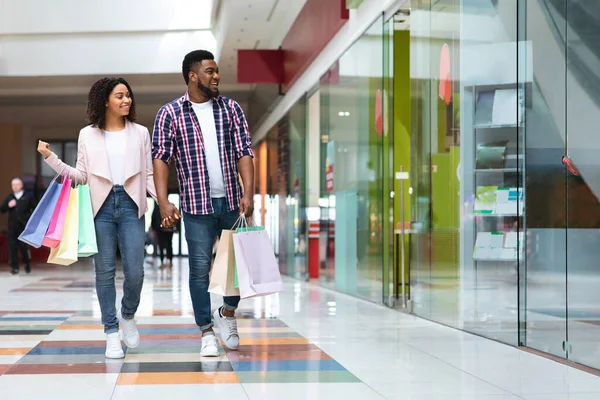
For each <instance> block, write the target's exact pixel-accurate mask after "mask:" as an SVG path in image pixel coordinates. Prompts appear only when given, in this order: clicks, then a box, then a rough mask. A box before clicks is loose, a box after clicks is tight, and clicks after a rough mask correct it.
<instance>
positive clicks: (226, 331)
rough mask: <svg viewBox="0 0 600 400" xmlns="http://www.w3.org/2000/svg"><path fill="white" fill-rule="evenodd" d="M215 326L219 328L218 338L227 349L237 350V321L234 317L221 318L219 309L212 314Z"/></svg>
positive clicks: (238, 340) (238, 338) (238, 337)
mask: <svg viewBox="0 0 600 400" xmlns="http://www.w3.org/2000/svg"><path fill="white" fill-rule="evenodd" d="M213 319H214V321H215V325H216V327H217V328H219V337H220V338H221V341H222V342H223V344H224V345H225V346H227V348H229V349H231V350H237V349H238V347H240V336H239V334H238V328H237V320H236V319H235V317H222V316H221V309H220V308H218V309H217V310H215V312H214V313H213Z"/></svg>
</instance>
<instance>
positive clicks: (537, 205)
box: [261, 0, 600, 368]
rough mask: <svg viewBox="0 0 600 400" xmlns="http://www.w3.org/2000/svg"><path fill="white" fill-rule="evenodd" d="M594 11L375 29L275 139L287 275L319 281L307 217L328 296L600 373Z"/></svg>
mask: <svg viewBox="0 0 600 400" xmlns="http://www.w3.org/2000/svg"><path fill="white" fill-rule="evenodd" d="M590 4H591V2H584V1H579V0H529V1H520V2H517V1H500V0H439V1H433V2H432V1H431V0H413V1H411V2H410V7H408V6H407V7H405V8H402V9H399V10H395V12H393V13H391V14H390V15H386V16H385V17H382V18H380V19H378V20H377V21H374V24H373V25H372V26H371V27H370V28H369V29H368V30H367V31H366V32H365V33H364V34H363V35H362V36H361V37H360V38H359V39H358V40H357V41H356V42H355V43H352V44H350V45H349V47H348V50H347V51H346V52H345V53H344V54H343V56H342V57H341V58H340V59H339V60H338V61H337V62H336V63H335V64H334V65H332V66H331V68H330V69H329V71H328V72H327V73H326V74H325V75H324V76H323V77H322V78H321V80H320V82H318V83H317V82H315V84H316V85H317V84H318V85H317V86H318V88H317V89H318V90H316V91H315V92H311V93H310V94H307V99H308V100H306V99H302V100H301V101H300V102H299V103H298V104H297V105H295V106H294V107H293V108H292V109H291V110H290V111H289V113H288V114H287V115H286V116H285V117H284V118H283V119H282V120H281V121H280V123H279V124H278V125H277V126H276V127H275V128H273V131H272V132H271V133H270V134H269V136H268V138H267V141H266V143H267V144H266V145H265V146H266V151H265V157H267V159H268V161H267V162H266V163H265V170H264V174H263V175H264V179H266V180H267V181H268V184H267V185H266V188H267V189H265V199H263V203H264V204H265V208H266V214H265V215H266V216H267V217H266V224H267V225H268V226H269V228H268V229H270V230H271V232H270V233H271V235H272V237H276V238H278V240H276V242H277V243H276V245H277V246H278V253H279V256H280V263H281V268H282V271H284V272H285V273H287V274H288V275H291V276H296V277H299V278H301V279H305V278H306V277H307V269H310V270H311V275H313V274H314V271H313V270H312V269H311V268H310V265H309V264H310V262H309V261H308V260H307V259H311V260H312V259H313V258H312V257H311V254H315V253H311V252H310V251H308V250H307V249H311V248H313V247H311V245H310V244H309V245H307V241H308V242H310V243H313V244H314V242H312V241H311V239H310V237H311V236H309V235H308V233H309V232H311V230H310V228H309V227H307V226H306V225H307V224H308V217H310V219H311V222H313V220H315V221H317V220H318V222H319V224H318V225H319V226H320V235H318V234H317V235H316V236H318V242H319V246H317V252H318V253H319V254H318V255H319V256H318V257H316V258H315V259H316V260H317V261H318V263H319V268H318V273H317V275H319V283H320V284H322V285H325V286H328V287H331V288H333V289H335V290H338V291H341V292H344V293H348V294H350V295H354V296H358V297H361V298H364V299H368V300H370V301H374V302H377V303H381V302H384V303H385V304H388V305H392V304H393V300H396V299H399V300H405V299H406V300H408V301H407V303H406V307H407V310H408V311H410V310H412V312H413V313H415V314H416V315H418V316H422V317H424V318H428V319H431V320H434V321H437V322H440V323H443V324H447V325H450V326H453V327H456V328H458V329H462V330H465V331H469V332H472V333H475V334H478V335H482V336H485V337H488V338H491V339H495V340H498V341H501V342H504V343H508V344H511V345H521V346H528V347H531V348H534V349H538V350H541V351H544V352H547V353H550V354H553V355H557V356H560V357H565V358H568V359H570V360H573V361H575V362H580V363H582V364H585V365H589V366H593V367H596V368H600V361H598V357H596V354H597V353H598V351H599V350H600V345H599V344H600V341H599V340H598V339H597V338H598V337H599V336H600V312H599V311H598V310H599V309H600V297H599V296H600V295H598V293H599V292H598V290H596V287H597V286H598V285H597V283H598V282H597V281H600V273H598V272H597V268H596V264H597V260H598V259H599V258H600V246H598V245H597V243H598V242H599V241H600V202H599V201H598V198H599V196H600V161H599V160H600V157H598V153H599V151H598V150H597V149H596V148H597V147H599V146H600V141H598V140H597V138H596V131H597V127H598V126H599V125H600V73H599V72H598V71H600V50H598V45H597V44H596V41H595V39H596V38H597V36H598V35H597V34H596V33H597V32H596V31H600V24H599V23H598V22H600V8H598V7H592V6H591V5H590ZM307 104H308V106H307ZM317 115H318V117H317ZM309 132H310V133H309ZM313 132H315V133H314V135H313ZM317 137H318V138H319V140H317V141H314V139H315V138H317ZM319 146H320V147H319ZM315 149H317V150H318V151H317V150H315ZM599 150H600V149H599ZM311 156H312V158H311ZM315 174H316V177H315ZM261 179H262V178H261ZM312 183H314V185H313V184H312ZM402 266H404V267H405V273H404V274H403V273H402ZM403 278H404V281H405V282H406V284H404V285H402V282H403ZM402 293H405V294H406V297H404V298H403V297H402V296H401V295H402ZM396 304H400V305H402V306H404V301H400V302H396Z"/></svg>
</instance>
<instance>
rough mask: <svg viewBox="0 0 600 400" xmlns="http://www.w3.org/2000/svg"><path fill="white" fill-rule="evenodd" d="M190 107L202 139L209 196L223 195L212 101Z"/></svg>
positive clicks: (223, 187) (216, 197)
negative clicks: (196, 119) (194, 114)
mask: <svg viewBox="0 0 600 400" xmlns="http://www.w3.org/2000/svg"><path fill="white" fill-rule="evenodd" d="M192 107H193V109H194V112H195V113H196V117H197V118H198V122H199V123H200V130H201V131H202V139H203V140H204V149H205V153H206V169H207V170H208V179H209V180H210V197H212V198H213V199H218V198H222V197H225V181H224V179H223V170H222V169H221V158H220V157H219V143H218V142H217V127H216V126H215V116H214V114H213V101H212V100H209V101H207V102H205V103H192Z"/></svg>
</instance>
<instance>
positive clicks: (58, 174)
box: [52, 165, 70, 181]
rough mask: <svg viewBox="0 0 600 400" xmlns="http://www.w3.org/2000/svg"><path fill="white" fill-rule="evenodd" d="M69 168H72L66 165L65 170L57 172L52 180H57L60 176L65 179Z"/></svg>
mask: <svg viewBox="0 0 600 400" xmlns="http://www.w3.org/2000/svg"><path fill="white" fill-rule="evenodd" d="M67 168H70V167H69V166H68V165H64V166H63V168H62V169H61V170H60V172H57V173H56V175H54V178H52V181H55V180H57V179H58V177H59V176H60V177H63V178H64V175H63V173H64V172H65V169H67Z"/></svg>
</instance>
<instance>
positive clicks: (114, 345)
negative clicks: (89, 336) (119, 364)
mask: <svg viewBox="0 0 600 400" xmlns="http://www.w3.org/2000/svg"><path fill="white" fill-rule="evenodd" d="M105 355H106V358H123V357H125V354H124V353H123V348H122V347H121V337H120V336H119V332H113V333H107V334H106V353H105Z"/></svg>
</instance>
